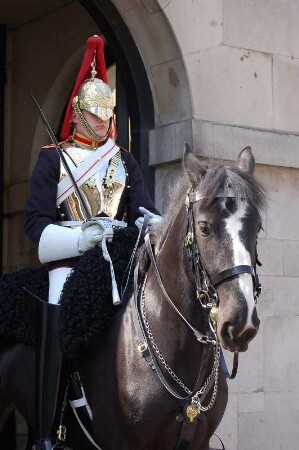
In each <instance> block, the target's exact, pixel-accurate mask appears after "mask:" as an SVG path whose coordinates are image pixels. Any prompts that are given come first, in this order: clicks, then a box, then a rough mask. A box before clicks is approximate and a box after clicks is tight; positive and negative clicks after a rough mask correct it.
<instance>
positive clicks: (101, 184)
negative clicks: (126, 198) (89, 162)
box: [58, 147, 126, 221]
mask: <svg viewBox="0 0 299 450" xmlns="http://www.w3.org/2000/svg"><path fill="white" fill-rule="evenodd" d="M66 152H67V156H66V159H68V162H69V160H70V165H71V164H72V166H73V167H75V165H78V164H80V162H82V158H81V155H80V152H79V151H78V149H76V148H73V147H71V148H67V149H66ZM81 153H82V150H81ZM83 153H84V151H83ZM80 159H81V161H80ZM74 163H75V164H74ZM65 174H66V173H65V169H64V168H63V166H62V165H61V171H60V179H62V178H63V176H65ZM125 185H126V169H125V166H124V162H123V160H122V158H121V152H120V151H119V152H117V153H116V154H115V155H114V156H113V157H112V158H111V159H110V161H109V162H108V164H104V165H103V166H102V167H101V168H100V170H99V171H98V172H97V173H95V174H94V175H92V176H91V177H90V178H89V179H88V180H87V181H85V182H84V183H83V184H82V185H81V186H80V187H79V189H80V192H81V195H82V197H83V198H84V201H85V204H86V206H87V208H88V210H89V213H90V214H91V217H96V216H99V215H106V216H108V217H110V218H111V219H114V218H115V216H116V214H117V211H118V207H119V203H120V199H121V196H122V193H123V191H124V189H125ZM58 208H59V215H60V218H61V219H62V220H64V221H68V220H72V221H73V220H74V221H84V220H85V219H86V217H85V215H84V211H83V210H82V206H81V204H80V200H79V199H78V194H77V193H76V191H75V192H73V193H72V194H70V195H69V196H68V197H67V198H66V199H65V200H64V201H63V202H62V203H61V205H60V206H59V207H58Z"/></svg>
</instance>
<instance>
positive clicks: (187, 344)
mask: <svg viewBox="0 0 299 450" xmlns="http://www.w3.org/2000/svg"><path fill="white" fill-rule="evenodd" d="M186 226H187V223H186V212H185V210H184V209H182V210H181V211H180V213H179V214H178V216H177V217H176V219H175V221H174V222H173V223H172V225H171V226H170V227H169V230H168V234H167V237H166V239H165V240H164V242H163V244H162V246H161V247H160V248H159V249H158V251H157V265H158V267H159V270H160V273H161V278H162V281H163V285H164V287H165V290H166V292H167V294H168V295H169V297H170V298H171V300H172V302H173V303H174V304H175V306H176V307H177V308H178V310H179V311H180V312H181V314H182V315H183V316H184V317H185V318H186V319H187V320H188V321H189V322H191V323H192V325H193V326H195V327H196V328H198V329H202V312H201V310H200V306H199V304H198V302H197V301H196V300H195V283H194V280H193V274H192V271H191V268H190V264H189V262H188V260H187V255H186V250H185V247H184V238H185V235H186ZM144 298H145V305H146V312H147V316H148V321H149V324H150V327H151V331H152V333H153V336H154V338H155V340H156V342H157V345H158V347H159V349H160V351H161V353H162V355H163V356H164V357H165V359H166V361H168V363H169V364H170V365H171V367H172V368H173V370H174V371H175V372H176V371H177V372H178V373H182V372H183V373H184V376H185V379H186V382H187V381H189V382H190V383H191V384H192V383H193V382H194V377H195V375H196V373H195V371H196V370H197V367H196V365H194V361H200V360H201V352H202V348H201V347H202V346H199V345H198V342H197V341H196V339H195V337H194V335H193V333H192V332H191V331H190V329H189V328H188V327H187V326H186V324H185V323H184V322H183V321H182V319H181V318H180V317H179V315H178V314H177V313H176V312H175V311H174V310H173V308H172V307H171V306H170V305H169V303H168V301H167V299H166V298H165V296H164V295H163V293H162V290H161V286H160V285H159V283H158V281H157V276H156V274H155V270H154V269H153V267H151V269H150V271H149V274H148V278H147V282H146V288H145V297H144ZM194 366H195V367H194ZM182 367H184V370H183V371H182Z"/></svg>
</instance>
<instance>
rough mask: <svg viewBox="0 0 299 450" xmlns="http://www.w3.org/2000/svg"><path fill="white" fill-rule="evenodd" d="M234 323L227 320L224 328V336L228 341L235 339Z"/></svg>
mask: <svg viewBox="0 0 299 450" xmlns="http://www.w3.org/2000/svg"><path fill="white" fill-rule="evenodd" d="M233 329H234V327H233V325H232V324H231V323H230V322H225V323H224V324H223V329H222V337H223V339H224V340H225V341H226V342H229V341H231V340H232V339H233Z"/></svg>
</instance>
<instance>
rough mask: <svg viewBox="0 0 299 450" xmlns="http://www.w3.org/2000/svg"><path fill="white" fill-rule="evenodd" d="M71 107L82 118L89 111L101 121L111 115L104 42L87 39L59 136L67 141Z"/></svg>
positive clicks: (69, 129)
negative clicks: (83, 112)
mask: <svg viewBox="0 0 299 450" xmlns="http://www.w3.org/2000/svg"><path fill="white" fill-rule="evenodd" d="M72 107H73V108H74V110H75V112H76V113H77V115H79V116H81V117H82V111H88V112H90V113H92V114H94V115H95V116H97V117H99V118H100V119H102V120H108V119H110V118H111V117H112V116H113V108H114V102H113V97H112V92H111V89H110V87H109V86H108V84H107V73H106V64H105V58H104V42H103V39H102V38H101V37H99V36H92V37H90V38H89V39H88V40H87V43H86V50H85V54H84V57H83V60H82V64H81V68H80V71H79V75H78V78H77V81H76V83H75V86H74V88H73V91H72V94H71V97H70V99H69V103H68V107H67V110H66V114H65V118H64V122H63V126H62V130H61V137H62V138H63V139H67V138H68V137H69V135H70V132H71V114H72Z"/></svg>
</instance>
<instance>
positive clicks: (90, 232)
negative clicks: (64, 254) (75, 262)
mask: <svg viewBox="0 0 299 450" xmlns="http://www.w3.org/2000/svg"><path fill="white" fill-rule="evenodd" d="M103 232H104V230H103V228H102V227H101V226H100V225H97V224H94V225H89V226H87V227H86V228H85V229H84V230H83V231H81V233H80V234H79V239H78V249H79V252H81V253H84V252H86V251H87V250H91V249H92V248H94V247H95V246H96V245H97V244H98V243H99V242H101V240H102V239H103Z"/></svg>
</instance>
